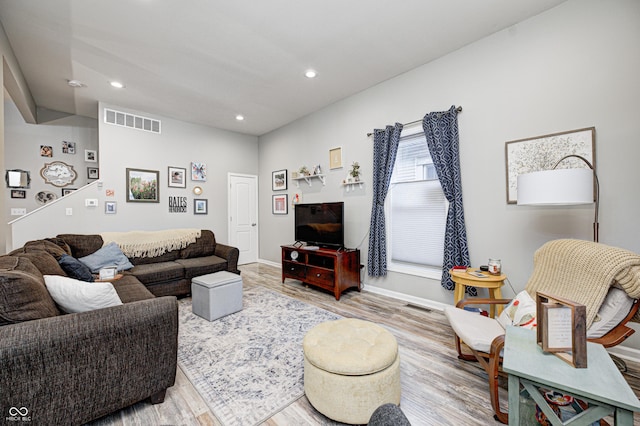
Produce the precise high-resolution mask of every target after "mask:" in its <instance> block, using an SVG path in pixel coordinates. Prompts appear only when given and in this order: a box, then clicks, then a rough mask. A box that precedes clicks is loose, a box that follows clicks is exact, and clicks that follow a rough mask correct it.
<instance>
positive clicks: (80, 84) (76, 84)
mask: <svg viewBox="0 0 640 426" xmlns="http://www.w3.org/2000/svg"><path fill="white" fill-rule="evenodd" d="M67 84H68V85H69V86H71V87H87V85H86V84H84V83H83V82H81V81H80V80H67Z"/></svg>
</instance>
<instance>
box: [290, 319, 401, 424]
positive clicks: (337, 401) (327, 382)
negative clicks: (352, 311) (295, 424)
mask: <svg viewBox="0 0 640 426" xmlns="http://www.w3.org/2000/svg"><path fill="white" fill-rule="evenodd" d="M302 349H303V352H304V392H305V394H306V396H307V399H308V400H309V402H310V403H311V405H313V407H314V408H315V409H316V410H318V411H319V412H321V413H322V414H324V415H325V416H327V417H329V418H330V419H332V420H335V421H338V422H342V423H349V424H366V423H368V422H369V418H370V417H371V414H373V412H374V411H375V409H376V408H378V407H379V406H381V405H382V404H385V403H388V402H389V403H393V404H399V403H400V355H399V354H398V342H396V338H395V337H393V335H392V334H391V333H390V332H389V331H387V330H385V329H384V328H382V327H380V326H379V325H377V324H374V323H372V322H368V321H362V320H359V319H354V318H346V319H340V320H336V321H328V322H324V323H322V324H318V325H317V326H315V327H314V328H312V329H311V330H309V332H308V333H307V334H306V335H305V337H304V340H303V341H302Z"/></svg>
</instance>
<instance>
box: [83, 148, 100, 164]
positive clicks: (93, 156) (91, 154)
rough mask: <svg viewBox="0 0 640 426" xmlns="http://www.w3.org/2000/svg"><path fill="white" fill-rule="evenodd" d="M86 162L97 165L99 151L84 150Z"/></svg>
mask: <svg viewBox="0 0 640 426" xmlns="http://www.w3.org/2000/svg"><path fill="white" fill-rule="evenodd" d="M84 161H87V162H89V163H97V162H98V151H94V150H92V149H85V150H84Z"/></svg>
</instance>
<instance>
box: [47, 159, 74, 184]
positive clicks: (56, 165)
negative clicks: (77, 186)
mask: <svg viewBox="0 0 640 426" xmlns="http://www.w3.org/2000/svg"><path fill="white" fill-rule="evenodd" d="M40 176H42V179H44V181H45V183H50V184H51V185H53V186H59V187H63V186H67V185H70V184H72V183H73V181H74V180H76V177H78V174H77V173H76V171H75V170H74V169H73V166H71V165H69V164H67V163H63V162H62V161H53V162H51V163H45V164H44V167H43V168H42V169H40Z"/></svg>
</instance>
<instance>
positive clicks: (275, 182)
mask: <svg viewBox="0 0 640 426" xmlns="http://www.w3.org/2000/svg"><path fill="white" fill-rule="evenodd" d="M271 189H272V190H273V191H282V190H283V189H287V169H284V170H278V171H275V172H271Z"/></svg>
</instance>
